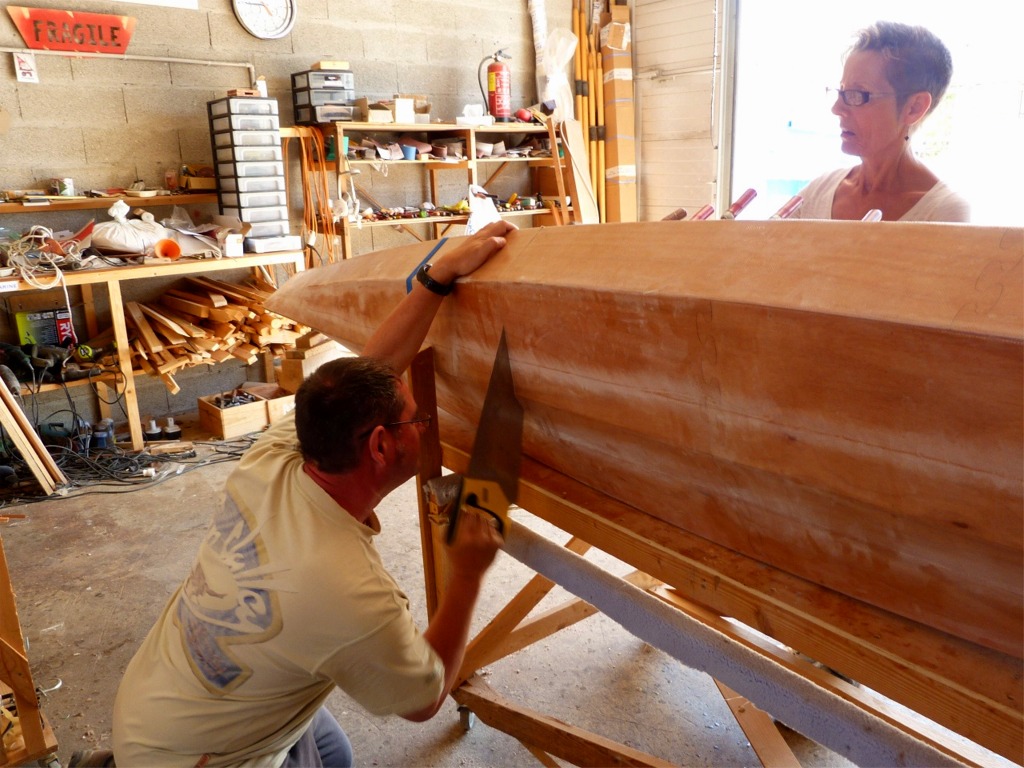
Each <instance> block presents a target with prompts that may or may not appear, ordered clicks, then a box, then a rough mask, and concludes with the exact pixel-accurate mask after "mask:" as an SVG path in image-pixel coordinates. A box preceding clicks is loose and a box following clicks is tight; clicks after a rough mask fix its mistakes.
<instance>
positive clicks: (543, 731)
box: [452, 676, 673, 768]
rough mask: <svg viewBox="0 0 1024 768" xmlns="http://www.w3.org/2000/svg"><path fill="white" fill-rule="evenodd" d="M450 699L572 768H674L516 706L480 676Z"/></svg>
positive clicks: (620, 745)
mask: <svg viewBox="0 0 1024 768" xmlns="http://www.w3.org/2000/svg"><path fill="white" fill-rule="evenodd" d="M452 697H453V698H454V699H455V700H456V701H457V702H458V703H459V704H461V705H463V706H466V707H469V708H470V710H472V711H473V714H475V715H476V716H477V717H479V718H480V719H481V720H482V721H483V722H485V723H487V724H488V725H490V726H491V727H493V728H498V729H500V730H502V731H504V732H505V733H508V734H510V735H511V736H514V737H515V738H517V739H519V740H520V741H521V742H523V743H524V744H531V745H533V746H534V747H536V748H538V749H540V750H543V751H544V752H546V753H548V754H549V755H554V756H555V757H560V758H562V759H564V760H568V761H570V762H572V763H573V764H574V765H630V766H651V767H652V768H672V766H673V764H672V763H671V762H669V761H667V760H662V759H661V758H658V757H655V756H653V755H649V754H646V753H644V752H641V751H639V750H636V749H631V748H630V747H627V746H625V745H623V744H617V743H615V742H614V741H612V740H611V739H606V738H604V737H602V736H597V735H595V734H592V733H588V732H587V731H585V730H583V729H582V728H576V727H574V726H571V725H569V724H568V723H565V722H562V721H561V720H556V719H554V718H552V717H547V716H546V715H542V714H540V713H539V712H536V711H534V710H530V709H528V708H526V707H522V706H519V705H518V704H515V703H514V702H512V701H510V700H509V699H506V698H504V697H503V696H501V695H500V694H498V693H497V692H495V691H494V690H493V689H492V688H491V687H490V686H489V685H487V683H485V682H484V681H483V679H482V678H480V677H479V676H474V677H472V678H470V679H469V680H468V681H466V682H465V683H463V684H462V685H461V686H460V687H459V688H457V689H455V690H454V691H452Z"/></svg>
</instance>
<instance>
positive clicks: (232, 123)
mask: <svg viewBox="0 0 1024 768" xmlns="http://www.w3.org/2000/svg"><path fill="white" fill-rule="evenodd" d="M213 130H214V131H231V130H235V131H280V130H281V123H280V120H279V118H278V116H277V115H224V116H223V117H215V118H213Z"/></svg>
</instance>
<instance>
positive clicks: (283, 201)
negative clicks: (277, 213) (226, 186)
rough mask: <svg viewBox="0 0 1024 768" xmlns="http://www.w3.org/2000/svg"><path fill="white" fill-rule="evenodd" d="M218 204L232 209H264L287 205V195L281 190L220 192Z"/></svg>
mask: <svg viewBox="0 0 1024 768" xmlns="http://www.w3.org/2000/svg"><path fill="white" fill-rule="evenodd" d="M220 202H221V205H227V206H232V207H234V208H266V207H267V206H270V205H288V194H287V193H286V192H285V191H284V190H283V189H282V190H280V191H274V192H222V193H221V195H220Z"/></svg>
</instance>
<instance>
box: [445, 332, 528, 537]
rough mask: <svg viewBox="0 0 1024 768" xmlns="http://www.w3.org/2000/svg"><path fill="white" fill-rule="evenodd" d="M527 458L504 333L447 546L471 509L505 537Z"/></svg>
mask: <svg viewBox="0 0 1024 768" xmlns="http://www.w3.org/2000/svg"><path fill="white" fill-rule="evenodd" d="M522 455H523V406H522V405H521V404H520V403H519V401H518V400H517V399H516V391H515V385H514V383H513V381H512V365H511V363H510V362H509V359H508V343H507V342H506V340H505V331H504V330H502V332H501V341H500V342H499V343H498V352H497V354H496V355H495V357H494V367H493V368H492V369H491V380H490V382H489V383H488V385H487V394H486V396H485V397H484V405H483V409H482V410H481V412H480V424H479V426H478V427H477V430H476V437H475V438H474V440H473V451H472V453H471V454H470V456H469V468H468V469H467V471H466V473H465V475H464V476H463V478H462V483H461V487H460V488H459V503H458V504H457V505H456V506H455V509H454V510H452V512H451V514H450V516H449V519H448V543H449V544H450V543H451V542H452V541H454V540H455V531H456V528H457V526H458V521H459V517H460V516H461V514H462V513H463V511H464V510H466V509H476V510H479V511H481V512H484V513H485V514H488V515H490V516H491V517H492V518H493V519H494V521H495V524H496V526H497V528H498V532H499V533H500V534H501V535H502V536H504V535H505V534H506V532H507V531H508V527H509V519H508V508H509V507H510V506H511V505H512V504H514V503H515V501H516V495H517V491H518V488H519V464H520V461H521V459H522Z"/></svg>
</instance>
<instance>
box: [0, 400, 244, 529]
mask: <svg viewBox="0 0 1024 768" xmlns="http://www.w3.org/2000/svg"><path fill="white" fill-rule="evenodd" d="M61 412H62V411H57V412H56V413H61ZM54 415H55V414H54ZM257 437H259V433H258V432H256V433H253V434H251V435H244V436H242V437H239V438H235V439H234V440H224V441H198V440H197V441H192V444H193V446H207V447H209V448H210V451H209V453H208V454H207V455H205V456H200V455H199V454H198V452H197V451H196V450H195V449H194V448H192V449H185V450H183V451H180V452H177V453H166V454H156V455H154V454H151V453H149V452H148V451H145V450H143V451H139V452H128V451H124V450H122V449H120V448H117V447H116V446H115V447H113V448H102V449H96V450H90V451H76V450H74V448H73V447H72V445H49V446H47V448H48V450H49V452H50V454H51V455H52V456H53V458H54V461H55V462H56V464H57V466H58V467H60V469H61V471H62V472H63V473H64V475H65V477H67V480H68V485H67V487H66V488H65V494H64V498H78V497H79V496H89V495H96V494H108V495H109V494H114V493H131V492H133V491H138V490H142V489H144V488H153V487H155V486H157V485H161V484H162V483H165V482H166V481H168V480H170V479H173V478H175V477H179V476H181V475H184V474H187V473H189V472H193V471H195V470H197V469H203V468H204V467H208V466H212V465H214V464H223V463H225V462H229V461H237V460H238V459H240V458H241V457H242V455H243V454H244V453H245V451H246V450H248V448H249V447H250V446H251V445H252V444H253V443H254V442H255V441H256V438H257ZM3 442H4V440H3V439H0V443H3ZM68 442H69V443H72V444H73V441H71V440H70V439H69V440H68ZM8 453H9V454H10V451H8ZM12 468H14V469H15V472H16V474H18V475H20V476H22V477H28V476H29V475H30V474H31V472H30V470H29V468H28V466H27V465H26V464H25V463H24V462H23V461H22V460H21V459H20V457H19V458H18V459H17V461H13V460H12ZM12 490H13V489H12ZM53 498H54V497H52V496H21V495H11V496H2V495H0V509H2V508H5V507H9V506H14V505H19V506H20V505H24V504H35V503H39V502H42V501H50V500H52V499H53Z"/></svg>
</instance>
